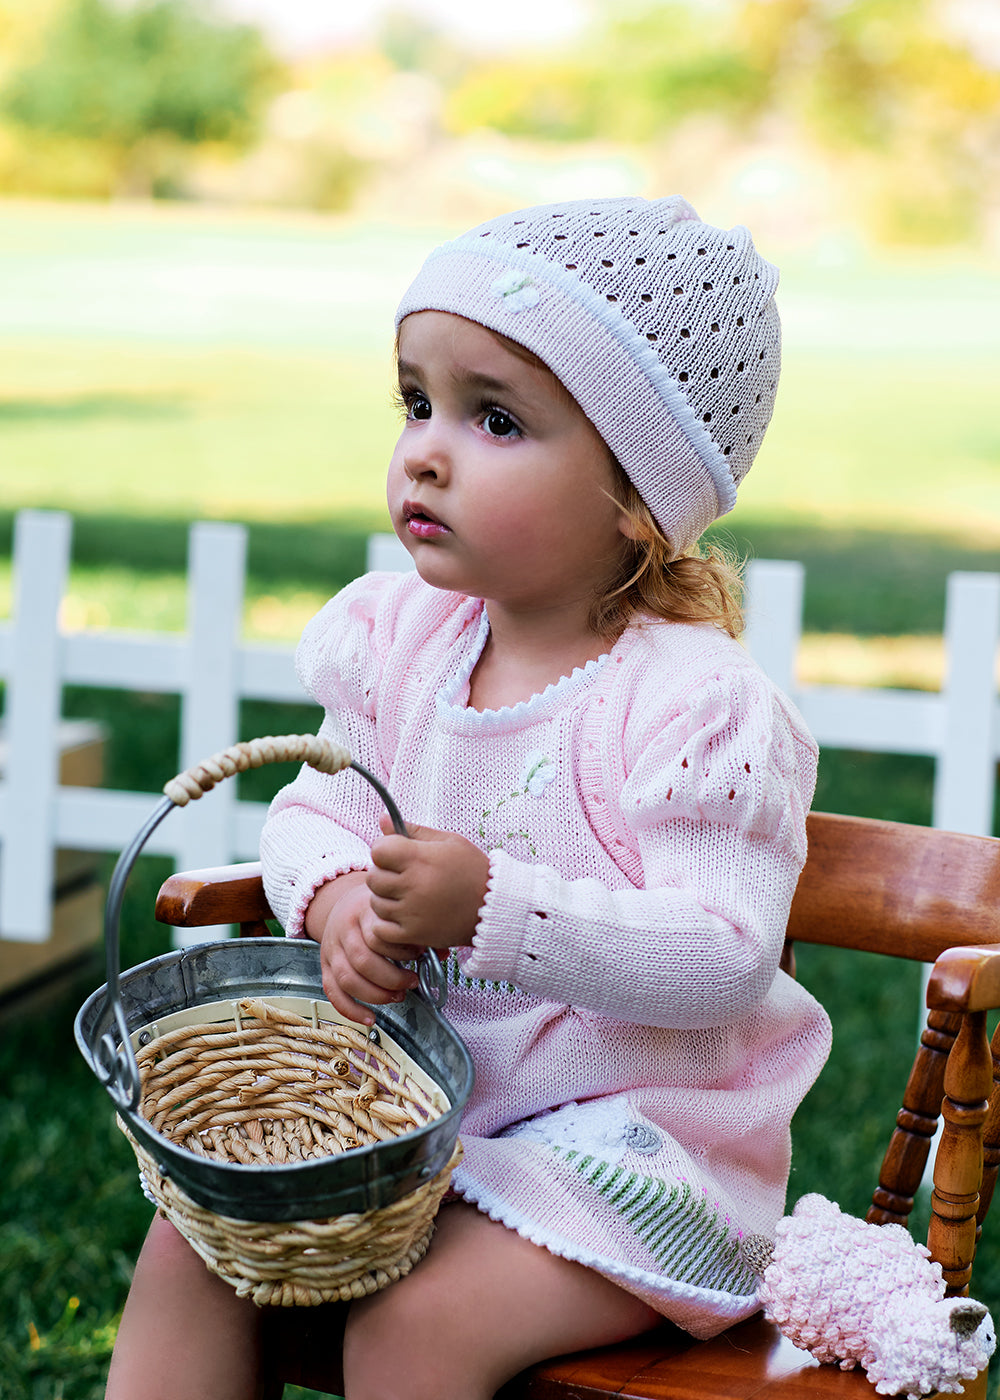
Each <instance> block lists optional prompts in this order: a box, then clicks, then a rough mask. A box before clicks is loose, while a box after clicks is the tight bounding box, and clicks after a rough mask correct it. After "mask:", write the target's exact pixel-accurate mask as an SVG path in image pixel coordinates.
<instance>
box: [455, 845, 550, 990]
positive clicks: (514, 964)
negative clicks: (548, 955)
mask: <svg viewBox="0 0 1000 1400" xmlns="http://www.w3.org/2000/svg"><path fill="white" fill-rule="evenodd" d="M550 874H551V872H550V871H549V869H548V867H546V866H538V865H525V864H524V863H523V862H522V861H518V860H514V859H513V858H512V857H511V856H509V855H507V853H506V852H505V851H501V850H495V851H491V852H490V874H489V879H488V881H487V885H486V898H485V900H484V901H483V907H482V909H480V911H479V922H478V924H477V925H476V932H475V934H474V936H473V939H472V952H471V953H470V955H469V957H468V958H467V959H466V961H465V965H464V967H463V969H462V971H463V972H464V973H465V974H466V976H467V977H483V978H486V979H487V980H489V981H496V982H513V983H515V985H517V986H523V985H524V979H525V978H526V977H527V978H528V979H529V980H530V975H531V968H532V964H533V963H534V962H535V960H536V957H537V953H536V951H535V947H536V946H537V942H540V941H541V940H540V939H539V938H538V934H540V933H541V930H540V929H539V928H538V925H539V923H541V922H543V921H544V920H546V919H547V918H548V917H549V916H548V913H547V912H546V905H547V903H549V900H548V899H547V891H546V886H547V884H548V879H547V877H548V876H549V875H550Z"/></svg>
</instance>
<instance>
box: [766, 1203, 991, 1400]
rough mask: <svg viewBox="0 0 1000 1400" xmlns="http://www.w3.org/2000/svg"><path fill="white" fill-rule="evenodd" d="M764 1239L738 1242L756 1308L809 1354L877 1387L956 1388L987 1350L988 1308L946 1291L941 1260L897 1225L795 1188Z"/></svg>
mask: <svg viewBox="0 0 1000 1400" xmlns="http://www.w3.org/2000/svg"><path fill="white" fill-rule="evenodd" d="M775 1233H776V1235H777V1239H776V1241H775V1243H774V1244H773V1245H772V1244H771V1242H770V1241H769V1240H766V1239H764V1238H763V1237H762V1236H760V1235H753V1236H750V1237H749V1238H748V1239H745V1240H744V1241H743V1249H742V1253H743V1257H744V1259H745V1260H746V1262H747V1263H748V1264H749V1265H750V1266H751V1267H752V1268H754V1269H756V1271H757V1272H758V1273H759V1274H760V1275H761V1285H760V1292H759V1294H758V1296H759V1298H760V1301H761V1303H762V1304H763V1307H764V1312H765V1315H766V1316H767V1317H768V1318H769V1319H770V1320H771V1321H773V1322H776V1323H777V1324H778V1327H779V1328H780V1329H781V1331H782V1333H783V1334H784V1335H785V1336H786V1337H787V1338H788V1339H789V1340H790V1341H791V1342H793V1343H794V1344H795V1345H796V1346H798V1347H802V1348H803V1349H804V1350H806V1351H809V1352H811V1353H812V1354H813V1356H815V1357H816V1359H817V1360H818V1361H836V1362H839V1363H840V1366H841V1369H842V1370H845V1371H849V1370H851V1368H852V1367H854V1366H862V1367H864V1371H865V1375H866V1376H867V1377H868V1379H869V1380H870V1381H871V1382H872V1383H873V1385H874V1386H875V1389H876V1390H877V1391H878V1392H879V1393H880V1394H882V1395H898V1394H905V1395H906V1396H907V1397H908V1400H919V1397H920V1396H922V1395H927V1394H928V1393H929V1392H931V1391H935V1390H943V1391H956V1392H957V1391H960V1390H961V1389H962V1384H961V1383H962V1381H963V1380H971V1379H972V1378H973V1377H974V1376H976V1375H978V1373H979V1372H980V1371H981V1370H982V1369H983V1367H984V1366H985V1365H986V1363H987V1361H989V1359H990V1357H991V1356H992V1355H993V1349H994V1347H995V1346H996V1338H995V1335H994V1331H993V1322H992V1319H991V1318H990V1315H989V1312H988V1311H987V1310H986V1308H984V1307H983V1305H982V1303H975V1302H973V1301H972V1300H971V1299H969V1298H946V1297H945V1296H944V1293H945V1285H944V1280H943V1278H942V1276H941V1265H940V1264H936V1263H932V1262H931V1259H930V1254H929V1252H928V1250H927V1249H926V1248H925V1246H924V1245H920V1244H917V1243H915V1241H914V1240H913V1239H912V1237H911V1236H910V1235H909V1234H908V1233H907V1231H906V1230H904V1229H903V1227H902V1225H869V1224H866V1222H865V1221H863V1220H856V1219H854V1217H853V1216H850V1215H844V1214H843V1213H842V1212H841V1210H840V1207H839V1206H837V1205H835V1204H834V1203H833V1202H832V1201H827V1200H825V1199H824V1197H822V1196H803V1197H802V1199H801V1200H800V1201H799V1203H798V1205H796V1207H795V1210H794V1212H793V1213H792V1214H791V1215H788V1216H785V1218H784V1219H783V1220H779V1222H778V1226H777V1230H776V1232H775Z"/></svg>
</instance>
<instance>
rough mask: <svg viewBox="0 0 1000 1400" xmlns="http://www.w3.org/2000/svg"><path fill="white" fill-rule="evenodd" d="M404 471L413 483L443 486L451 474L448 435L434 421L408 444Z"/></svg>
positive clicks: (404, 457)
mask: <svg viewBox="0 0 1000 1400" xmlns="http://www.w3.org/2000/svg"><path fill="white" fill-rule="evenodd" d="M403 470H404V471H405V472H406V475H407V476H408V477H409V478H410V480H411V481H419V480H425V481H426V480H431V481H436V482H438V484H441V483H442V482H444V481H445V480H447V478H448V477H449V475H450V474H451V453H450V450H449V447H448V441H447V434H446V433H445V432H444V431H443V429H442V428H441V427H440V426H438V424H436V423H434V422H433V420H432V421H430V422H428V423H426V424H424V425H423V426H422V427H421V430H420V433H419V435H417V434H415V435H414V436H413V437H412V438H411V439H410V441H409V442H407V444H406V449H405V451H404V453H403Z"/></svg>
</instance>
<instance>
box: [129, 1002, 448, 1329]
mask: <svg viewBox="0 0 1000 1400" xmlns="http://www.w3.org/2000/svg"><path fill="white" fill-rule="evenodd" d="M237 1007H238V1009H237V1015H236V1016H235V1018H230V1019H229V1020H223V1021H216V1022H207V1023H204V1024H200V1025H189V1026H181V1027H177V1028H176V1029H174V1030H170V1031H167V1032H166V1033H165V1034H164V1035H162V1036H159V1037H158V1038H156V1039H154V1040H153V1041H151V1042H150V1043H149V1044H148V1045H146V1046H145V1047H144V1048H142V1049H141V1050H140V1051H139V1053H138V1056H137V1058H138V1062H139V1070H140V1076H141V1081H142V1099H141V1110H140V1111H141V1113H142V1116H143V1117H144V1118H145V1119H147V1121H148V1122H149V1123H150V1124H151V1125H152V1126H153V1128H155V1129H156V1131H157V1132H159V1133H161V1134H162V1135H163V1136H164V1137H167V1138H169V1139H170V1140H171V1141H172V1142H174V1143H176V1144H178V1145H180V1146H182V1147H185V1148H187V1149H189V1150H190V1151H192V1152H196V1153H198V1154H199V1155H200V1156H203V1157H207V1158H210V1159H213V1160H215V1161H219V1162H245V1163H253V1164H255V1165H258V1166H265V1165H276V1164H280V1163H287V1162H294V1161H302V1160H306V1159H308V1158H316V1157H325V1156H328V1155H330V1154H332V1153H340V1152H345V1151H348V1150H350V1149H351V1148H354V1147H360V1146H364V1145H366V1144H369V1143H375V1142H379V1141H386V1140H388V1139H391V1138H394V1137H397V1136H398V1135H400V1134H401V1133H405V1132H410V1131H412V1130H414V1129H416V1128H419V1127H422V1126H423V1125H424V1124H425V1123H428V1122H430V1121H431V1120H432V1119H434V1118H436V1117H438V1116H439V1114H440V1112H441V1109H440V1108H439V1107H437V1106H436V1105H435V1104H434V1102H433V1100H432V1098H431V1096H430V1095H429V1094H428V1093H427V1091H426V1089H425V1088H424V1087H423V1086H422V1085H420V1084H418V1083H417V1082H415V1080H414V1078H413V1077H412V1075H411V1074H410V1073H409V1072H408V1071H407V1069H406V1068H405V1066H404V1065H403V1064H402V1063H401V1061H400V1060H399V1059H397V1058H396V1055H397V1053H399V1052H396V1050H395V1047H394V1045H393V1042H392V1041H391V1038H390V1037H389V1036H388V1035H387V1034H386V1033H385V1032H384V1031H383V1032H380V1042H379V1043H374V1042H372V1041H369V1040H368V1039H367V1038H366V1037H365V1036H364V1035H363V1034H362V1033H361V1032H359V1031H357V1030H355V1029H354V1028H353V1027H351V1026H349V1025H341V1024H338V1023H335V1022H329V1021H319V1020H318V1019H317V1020H316V1021H315V1022H314V1021H310V1020H307V1019H305V1018H304V1017H302V1016H299V1015H297V1014H296V1013H294V1012H292V1011H288V1010H285V1009H283V1008H279V1007H275V1006H272V1005H269V1004H268V1003H267V1002H265V1001H260V1000H257V999H253V998H247V999H245V1000H243V1001H240V1002H239V1003H238V1004H237ZM119 1125H120V1126H121V1127H122V1130H123V1131H124V1132H125V1133H126V1136H127V1137H128V1138H129V1140H130V1141H131V1143H132V1146H133V1148H134V1150H135V1153H136V1157H137V1159H138V1161H139V1166H140V1169H141V1171H142V1175H143V1180H144V1184H145V1186H146V1189H147V1191H148V1192H149V1194H150V1195H151V1196H152V1197H153V1199H154V1200H155V1201H156V1204H157V1205H158V1206H159V1207H160V1209H161V1210H162V1211H163V1213H164V1214H165V1215H166V1216H167V1218H168V1219H169V1220H170V1221H171V1222H172V1223H173V1224H174V1225H175V1226H176V1228H177V1229H178V1230H179V1231H180V1233H181V1234H182V1235H183V1236H184V1237H185V1239H187V1241H188V1242H189V1243H190V1244H191V1245H192V1247H193V1248H194V1249H195V1250H197V1252H198V1253H199V1254H200V1255H201V1257H202V1258H203V1259H204V1260H205V1262H206V1263H207V1264H208V1266H209V1268H210V1269H212V1270H213V1272H215V1273H217V1274H219V1275H220V1276H221V1277H222V1278H224V1279H225V1280H226V1281H227V1282H228V1283H230V1284H231V1285H232V1286H233V1287H234V1288H235V1289H236V1291H237V1293H238V1294H239V1295H240V1296H241V1297H249V1298H252V1299H253V1301H254V1302H255V1303H258V1304H261V1305H264V1304H270V1305H279V1306H286V1307H288V1306H303V1305H314V1304H317V1303H325V1302H333V1301H346V1300H348V1299H351V1298H360V1297H363V1296H365V1294H368V1293H374V1292H376V1291H377V1290H378V1289H380V1288H384V1287H385V1286H386V1285H387V1284H389V1283H392V1282H394V1281H395V1280H396V1279H398V1278H401V1277H402V1276H403V1275H404V1274H406V1273H408V1272H409V1271H410V1269H411V1268H412V1267H413V1265H414V1264H415V1263H416V1262H417V1261H418V1260H419V1259H420V1258H421V1257H422V1256H423V1254H424V1253H425V1252H426V1249H427V1246H428V1243H429V1241H430V1236H431V1233H432V1231H433V1228H434V1216H435V1214H436V1212H437V1209H438V1206H439V1204H440V1202H441V1198H442V1196H443V1195H444V1193H445V1191H446V1190H447V1187H448V1182H449V1180H450V1177H451V1172H452V1169H453V1168H454V1167H455V1166H457V1165H458V1162H459V1161H460V1160H461V1153H462V1149H461V1144H460V1143H456V1146H455V1151H454V1153H453V1155H452V1159H451V1161H450V1162H449V1163H448V1165H447V1166H446V1167H445V1168H444V1170H443V1171H441V1172H439V1173H438V1175H437V1176H435V1177H433V1178H431V1179H430V1180H428V1181H427V1182H425V1183H424V1184H422V1185H421V1186H419V1187H418V1188H417V1189H416V1190H415V1191H413V1192H411V1193H410V1194H409V1195H407V1196H404V1197H402V1198H401V1199H400V1200H397V1201H394V1202H392V1203H391V1204H390V1205H387V1206H384V1207H381V1208H380V1209H377V1210H373V1211H369V1212H366V1213H363V1214H347V1215H341V1216H336V1217H333V1218H331V1219H328V1220H303V1221H281V1222H268V1221H255V1220H235V1219H232V1218H230V1217H227V1216H222V1215H217V1214H215V1213H214V1212H212V1211H209V1210H206V1209H205V1208H204V1207H202V1206H200V1205H198V1204H197V1203H196V1202H195V1201H193V1200H192V1199H191V1198H190V1196H188V1195H187V1194H186V1192H184V1191H183V1190H182V1189H181V1188H180V1187H179V1186H178V1185H177V1184H176V1183H175V1182H174V1181H172V1180H170V1179H168V1178H166V1177H164V1176H163V1175H162V1174H161V1172H160V1170H159V1168H158V1167H157V1165H156V1163H155V1162H154V1160H153V1159H152V1157H150V1155H149V1154H148V1152H146V1151H145V1149H144V1148H143V1146H142V1145H141V1144H140V1143H138V1142H137V1141H136V1140H135V1138H134V1137H133V1136H132V1134H131V1133H129V1132H128V1129H127V1128H126V1127H125V1125H124V1124H122V1123H121V1120H119Z"/></svg>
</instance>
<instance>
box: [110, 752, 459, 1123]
mask: <svg viewBox="0 0 1000 1400" xmlns="http://www.w3.org/2000/svg"><path fill="white" fill-rule="evenodd" d="M287 762H301V763H307V764H308V765H309V767H310V768H315V769H316V770H317V771H318V772H320V773H331V774H332V773H340V772H342V771H343V770H344V769H345V768H353V769H354V771H355V772H356V773H358V774H360V776H361V777H362V778H364V779H365V780H366V781H367V782H369V783H370V784H371V786H372V787H373V788H374V789H375V791H376V792H377V793H378V795H379V797H380V798H381V799H382V802H383V803H384V804H385V809H386V811H387V812H388V813H389V816H390V818H391V819H392V826H393V830H394V831H395V832H396V834H397V835H399V836H409V832H408V831H407V829H406V823H405V822H404V821H403V818H402V816H401V815H400V812H399V808H398V807H397V806H396V803H395V802H394V801H393V798H392V795H391V794H390V793H389V792H388V790H387V789H386V787H385V785H384V784H383V783H382V782H380V781H379V779H378V778H376V777H375V776H374V774H372V773H370V772H369V771H368V769H367V768H363V767H362V766H361V764H360V763H355V761H354V759H353V758H352V757H351V755H350V752H349V751H348V750H347V749H345V748H343V747H341V745H339V744H332V743H330V741H329V740H328V739H323V738H321V737H320V736H319V735H317V734H282V735H273V734H270V735H267V736H265V737H263V738H260V739H247V740H244V741H243V742H242V743H239V744H232V745H231V746H230V747H229V748H228V749H223V750H222V751H221V752H220V753H217V754H213V755H212V757H211V758H206V759H203V760H202V761H201V762H200V763H196V764H195V765H194V766H193V767H191V768H187V769H185V770H184V772H183V773H178V774H177V776H176V777H175V778H171V779H170V781H169V783H166V784H164V788H163V792H164V794H165V795H164V797H163V799H162V800H161V801H160V803H159V804H158V806H157V807H156V809H155V810H154V811H153V812H152V813H151V815H150V816H149V818H148V819H147V821H146V822H145V824H144V825H143V827H142V828H141V830H140V831H138V832H137V833H136V835H135V836H134V837H133V838H132V841H131V842H130V843H129V845H128V846H127V847H126V849H125V850H124V851H122V853H121V855H120V856H119V857H118V862H117V864H116V865H115V869H114V873H113V874H112V876H111V885H110V888H109V890H108V901H107V905H106V906H105V911H104V952H105V960H106V967H107V987H108V1002H109V1003H110V1006H111V1010H112V1012H113V1014H114V1019H115V1027H116V1030H117V1032H118V1039H117V1043H116V1039H115V1036H113V1035H112V1033H111V1032H110V1031H107V1032H106V1033H105V1034H104V1035H103V1036H102V1037H101V1040H100V1043H99V1045H98V1046H97V1050H96V1053H95V1057H94V1058H95V1061H96V1065H95V1070H96V1073H97V1077H98V1078H99V1079H100V1081H101V1083H102V1084H103V1085H104V1087H105V1088H106V1089H107V1091H108V1093H109V1094H110V1095H111V1098H112V1099H113V1100H114V1102H115V1104H116V1106H117V1107H118V1108H119V1109H130V1110H133V1111H135V1110H137V1109H138V1107H139V1099H140V1096H141V1085H140V1081H139V1066H138V1063H137V1061H136V1058H135V1051H134V1050H133V1049H132V1041H131V1038H130V1034H129V1029H128V1025H127V1023H126V1021H125V1012H124V1009H123V1007H122V999H121V982H120V973H119V964H120V957H119V940H118V929H119V923H120V920H121V908H122V900H123V897H124V893H125V885H126V883H127V881H128V877H129V875H130V874H131V871H132V867H133V865H134V864H135V862H136V859H137V857H138V856H139V853H140V852H141V851H142V848H143V846H145V844H146V842H147V841H148V840H149V838H150V836H151V835H152V834H153V832H154V831H155V830H156V828H157V827H158V826H159V825H160V822H162V821H163V819H164V818H165V817H167V816H169V815H170V813H171V812H172V811H173V810H174V808H175V807H186V806H187V805H188V803H189V802H196V801H197V800H198V799H199V798H200V797H202V796H203V795H204V794H205V793H206V792H211V790H212V788H214V787H217V786H218V784H219V783H221V782H223V781H224V780H225V779H226V778H232V777H235V776H236V775H237V774H238V773H246V772H247V771H248V770H249V769H251V768H262V767H263V766H264V764H266V763H287ZM417 974H418V977H419V979H420V991H421V993H422V994H423V996H424V999H425V1000H426V1001H427V1002H428V1003H429V1005H430V1006H431V1007H432V1009H433V1010H434V1011H436V1012H440V1011H441V1010H442V1009H443V1007H444V1003H445V998H446V996H447V984H446V982H445V978H444V973H443V972H442V970H441V963H440V960H439V958H438V955H437V953H436V952H435V951H434V949H433V948H425V949H424V952H423V954H422V955H421V957H420V960H419V962H418V965H417Z"/></svg>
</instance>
